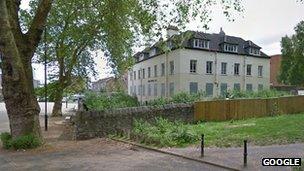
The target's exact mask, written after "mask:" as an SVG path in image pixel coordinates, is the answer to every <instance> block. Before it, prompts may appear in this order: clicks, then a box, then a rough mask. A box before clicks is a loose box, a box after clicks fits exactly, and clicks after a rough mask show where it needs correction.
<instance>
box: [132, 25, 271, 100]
mask: <svg viewBox="0 0 304 171" xmlns="http://www.w3.org/2000/svg"><path fill="white" fill-rule="evenodd" d="M187 33H190V34H189V35H190V36H189V38H187V39H186V40H183V41H182V46H180V47H176V46H174V45H173V44H174V43H172V42H174V38H175V37H178V36H180V35H176V34H175V35H170V37H169V38H168V39H167V40H166V41H165V44H166V45H167V47H169V48H170V49H171V50H170V51H169V52H163V51H162V50H160V49H161V48H159V47H158V46H157V44H158V43H156V45H154V46H152V47H150V48H147V49H145V50H144V51H143V52H140V53H137V54H136V55H135V58H136V61H137V62H136V64H135V65H134V66H133V67H132V69H130V71H129V77H128V92H129V94H130V95H135V96H137V97H138V99H139V101H141V102H145V101H149V100H153V99H156V98H159V97H170V96H172V95H174V94H176V93H179V92H188V93H197V92H199V91H201V92H204V93H205V94H206V96H209V97H216V96H224V95H225V94H226V92H227V91H229V90H241V91H258V90H263V89H269V76H270V71H269V67H270V66H269V64H270V62H269V57H268V56H267V55H266V54H264V53H263V52H261V51H260V49H261V48H260V47H259V46H257V45H256V44H254V43H253V42H251V41H245V40H243V39H242V38H238V37H233V36H228V35H226V34H225V33H224V32H223V31H222V30H221V32H220V33H219V34H206V33H201V32H191V31H188V32H187ZM182 34H183V33H182Z"/></svg>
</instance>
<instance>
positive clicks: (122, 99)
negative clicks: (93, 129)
mask: <svg viewBox="0 0 304 171" xmlns="http://www.w3.org/2000/svg"><path fill="white" fill-rule="evenodd" d="M84 103H85V104H86V106H87V107H88V108H89V110H99V111H104V110H106V109H114V108H123V107H134V106H138V101H137V98H136V97H132V96H129V95H128V94H125V93H123V92H118V93H112V94H111V95H107V94H105V93H94V92H87V93H85V98H84Z"/></svg>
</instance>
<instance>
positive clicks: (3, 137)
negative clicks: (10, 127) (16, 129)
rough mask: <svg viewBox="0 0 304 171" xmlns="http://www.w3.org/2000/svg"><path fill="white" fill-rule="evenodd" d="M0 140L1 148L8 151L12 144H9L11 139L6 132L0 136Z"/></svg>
mask: <svg viewBox="0 0 304 171" xmlns="http://www.w3.org/2000/svg"><path fill="white" fill-rule="evenodd" d="M0 139H1V142H2V146H3V148H4V149H10V148H11V146H12V143H11V139H12V136H11V134H10V133H8V132H4V133H2V134H1V135H0Z"/></svg>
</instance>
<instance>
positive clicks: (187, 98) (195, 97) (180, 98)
mask: <svg viewBox="0 0 304 171" xmlns="http://www.w3.org/2000/svg"><path fill="white" fill-rule="evenodd" d="M204 97H205V95H204V93H201V92H199V93H197V94H189V93H186V92H181V93H177V94H175V95H173V96H172V97H171V98H168V99H166V98H162V97H161V98H158V99H154V100H151V101H149V102H148V105H150V106H160V105H165V104H170V103H192V102H195V101H199V100H203V99H204Z"/></svg>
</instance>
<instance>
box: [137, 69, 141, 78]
mask: <svg viewBox="0 0 304 171" xmlns="http://www.w3.org/2000/svg"><path fill="white" fill-rule="evenodd" d="M140 78H141V70H138V79H140Z"/></svg>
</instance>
